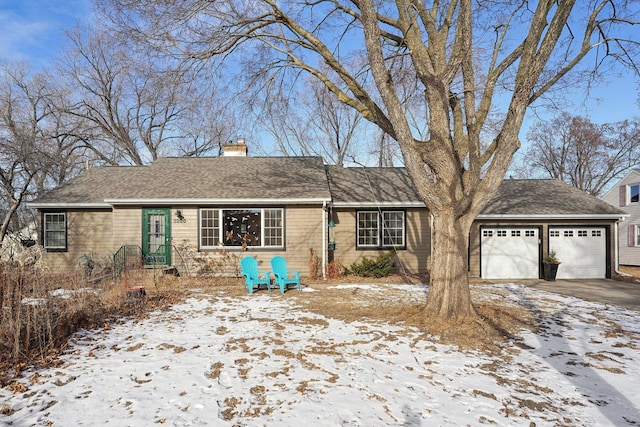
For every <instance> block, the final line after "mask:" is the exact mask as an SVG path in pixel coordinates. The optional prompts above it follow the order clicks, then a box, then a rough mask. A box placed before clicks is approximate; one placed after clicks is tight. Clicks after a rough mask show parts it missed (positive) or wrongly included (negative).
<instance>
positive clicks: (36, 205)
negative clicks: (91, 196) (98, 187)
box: [27, 202, 112, 209]
mask: <svg viewBox="0 0 640 427" xmlns="http://www.w3.org/2000/svg"><path fill="white" fill-rule="evenodd" d="M27 207H29V208H31V209H92V208H93V209H110V208H111V207H112V206H111V205H110V204H109V203H100V202H98V203H68V202H61V203H52V202H48V203H38V202H33V203H27Z"/></svg>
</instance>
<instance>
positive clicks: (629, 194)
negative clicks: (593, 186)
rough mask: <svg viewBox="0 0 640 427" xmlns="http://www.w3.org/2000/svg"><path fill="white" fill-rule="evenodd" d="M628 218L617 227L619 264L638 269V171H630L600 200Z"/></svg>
mask: <svg viewBox="0 0 640 427" xmlns="http://www.w3.org/2000/svg"><path fill="white" fill-rule="evenodd" d="M602 200H604V201H605V202H608V203H610V204H611V205H613V206H616V207H619V208H620V209H622V210H623V211H625V212H626V213H627V214H628V218H625V220H624V221H623V222H622V223H621V224H620V226H619V227H618V251H619V254H620V258H619V263H620V264H621V265H630V266H636V267H640V169H637V168H636V169H632V170H630V171H629V173H627V175H625V176H624V177H623V178H622V179H621V180H620V181H618V183H617V184H616V185H614V186H613V187H612V188H611V189H610V190H609V191H608V192H607V193H606V194H605V195H604V197H603V198H602Z"/></svg>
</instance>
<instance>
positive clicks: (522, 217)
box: [476, 214, 629, 221]
mask: <svg viewBox="0 0 640 427" xmlns="http://www.w3.org/2000/svg"><path fill="white" fill-rule="evenodd" d="M628 216H629V214H577V215H571V214H565V215H559V214H541V215H535V214H534V215H520V214H518V215H510V214H497V215H493V214H480V215H478V216H477V217H476V220H478V219H484V220H488V219H519V220H532V219H543V220H549V219H558V220H565V221H566V220H571V219H615V220H622V219H625V218H627V217H628Z"/></svg>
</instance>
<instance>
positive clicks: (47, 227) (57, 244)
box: [42, 212, 67, 250]
mask: <svg viewBox="0 0 640 427" xmlns="http://www.w3.org/2000/svg"><path fill="white" fill-rule="evenodd" d="M42 228H43V230H42V236H43V239H42V240H43V242H42V246H44V248H45V249H48V250H65V249H66V248H67V215H66V214H65V213H63V212H58V213H45V214H43V218H42Z"/></svg>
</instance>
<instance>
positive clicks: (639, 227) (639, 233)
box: [636, 225, 640, 246]
mask: <svg viewBox="0 0 640 427" xmlns="http://www.w3.org/2000/svg"><path fill="white" fill-rule="evenodd" d="M636 246H640V225H636Z"/></svg>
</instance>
